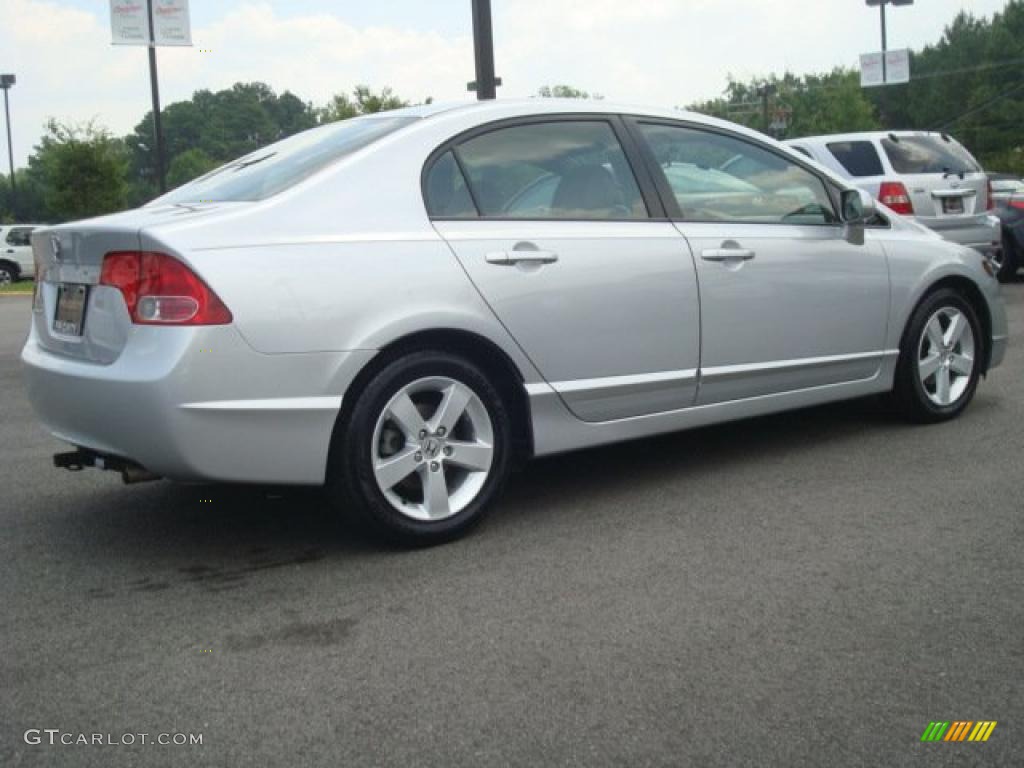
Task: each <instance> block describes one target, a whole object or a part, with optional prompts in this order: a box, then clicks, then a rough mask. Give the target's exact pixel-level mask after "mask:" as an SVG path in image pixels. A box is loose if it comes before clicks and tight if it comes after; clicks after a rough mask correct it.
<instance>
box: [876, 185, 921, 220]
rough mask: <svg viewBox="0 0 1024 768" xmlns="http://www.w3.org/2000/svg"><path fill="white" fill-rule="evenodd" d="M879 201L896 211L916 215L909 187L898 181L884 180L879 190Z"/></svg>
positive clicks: (906, 214)
mask: <svg viewBox="0 0 1024 768" xmlns="http://www.w3.org/2000/svg"><path fill="white" fill-rule="evenodd" d="M878 202H880V203H881V204H882V205H886V206H888V207H889V208H891V209H892V210H893V212H894V213H900V214H903V215H904V216H913V215H914V204H913V203H911V202H910V195H909V194H907V188H906V187H905V186H903V184H902V183H900V182H898V181H883V182H882V187H881V189H879V190H878Z"/></svg>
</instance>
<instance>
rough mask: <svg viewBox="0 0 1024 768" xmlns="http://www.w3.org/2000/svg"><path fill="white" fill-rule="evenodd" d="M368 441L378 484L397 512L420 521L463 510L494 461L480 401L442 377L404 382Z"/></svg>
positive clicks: (491, 437)
mask: <svg viewBox="0 0 1024 768" xmlns="http://www.w3.org/2000/svg"><path fill="white" fill-rule="evenodd" d="M372 439H373V443H372V446H371V454H370V455H371V460H372V462H373V474H374V478H375V479H376V481H377V486H378V488H380V490H381V492H382V493H383V494H384V498H386V499H387V500H388V503H389V504H391V506H392V507H394V508H395V509H396V510H397V511H398V512H400V513H401V514H403V515H405V516H407V517H410V518H412V519H414V520H419V521H426V522H434V521H438V520H445V519H448V518H450V517H454V516H455V515H457V514H458V513H459V512H461V511H462V510H463V509H465V508H466V507H467V506H468V505H469V504H470V503H471V502H472V501H473V499H475V498H476V497H477V495H478V494H479V493H480V490H481V489H482V488H483V486H484V484H485V483H486V482H487V478H488V475H489V473H490V470H491V465H492V464H493V461H494V427H493V425H492V423H491V418H490V415H489V414H488V413H487V408H486V407H485V406H484V404H483V401H482V400H481V399H480V398H479V397H478V396H477V394H476V393H475V392H473V390H472V389H470V388H469V387H468V386H466V385H465V384H463V383H461V382H459V381H456V380H455V379H451V378H448V377H444V376H434V377H429V378H424V379H418V380H416V381H413V382H411V383H409V384H406V385H405V386H403V387H402V388H401V389H400V390H399V391H398V392H397V393H396V394H395V395H394V396H393V397H392V398H391V399H390V400H389V401H388V403H387V405H386V406H385V407H384V409H383V411H382V412H381V414H380V416H378V418H377V424H376V427H375V428H374V431H373V438H372Z"/></svg>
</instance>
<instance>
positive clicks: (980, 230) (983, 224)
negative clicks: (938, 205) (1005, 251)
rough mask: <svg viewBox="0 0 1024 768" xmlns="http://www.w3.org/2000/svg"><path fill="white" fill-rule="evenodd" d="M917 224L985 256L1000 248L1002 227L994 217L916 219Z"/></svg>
mask: <svg viewBox="0 0 1024 768" xmlns="http://www.w3.org/2000/svg"><path fill="white" fill-rule="evenodd" d="M917 222H918V223H919V224H923V225H924V226H926V227H928V228H929V229H931V230H933V231H935V232H936V233H938V234H939V235H941V236H942V237H943V238H945V239H946V240H950V241H951V242H954V243H957V244H958V245H965V246H967V247H968V248H973V249H974V250H976V251H979V252H981V253H983V254H985V255H986V256H991V255H993V254H994V253H995V252H996V251H998V250H999V249H1000V248H1001V247H1002V238H1003V236H1002V225H1001V223H1000V221H999V219H998V218H996V217H995V216H980V217H977V216H976V217H972V218H969V219H967V220H962V219H961V220H957V219H943V218H918V219H917Z"/></svg>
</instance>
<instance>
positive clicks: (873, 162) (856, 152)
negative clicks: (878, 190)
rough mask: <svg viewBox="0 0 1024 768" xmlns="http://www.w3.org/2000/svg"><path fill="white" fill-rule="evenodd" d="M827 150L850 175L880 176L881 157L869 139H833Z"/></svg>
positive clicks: (882, 171)
mask: <svg viewBox="0 0 1024 768" xmlns="http://www.w3.org/2000/svg"><path fill="white" fill-rule="evenodd" d="M828 151H829V152H831V153H832V156H833V157H834V158H835V159H836V160H838V161H839V164H840V165H841V166H843V168H845V169H846V172H847V173H848V174H850V175H851V176H854V177H858V176H881V175H882V174H884V173H885V171H884V170H883V168H882V158H880V157H879V156H878V150H877V149H875V145H874V144H872V143H871V142H870V141H835V142H832V143H831V144H829V145H828Z"/></svg>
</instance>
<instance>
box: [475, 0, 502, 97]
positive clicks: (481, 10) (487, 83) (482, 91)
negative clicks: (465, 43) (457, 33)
mask: <svg viewBox="0 0 1024 768" xmlns="http://www.w3.org/2000/svg"><path fill="white" fill-rule="evenodd" d="M473 48H474V53H475V55H476V82H475V83H471V84H470V89H471V90H476V97H477V99H479V100H480V101H485V100H487V99H494V98H496V97H497V95H498V86H499V85H500V84H501V80H499V79H498V78H496V77H495V76H494V30H493V28H492V26H491V0H473ZM474 86H475V88H474Z"/></svg>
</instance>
